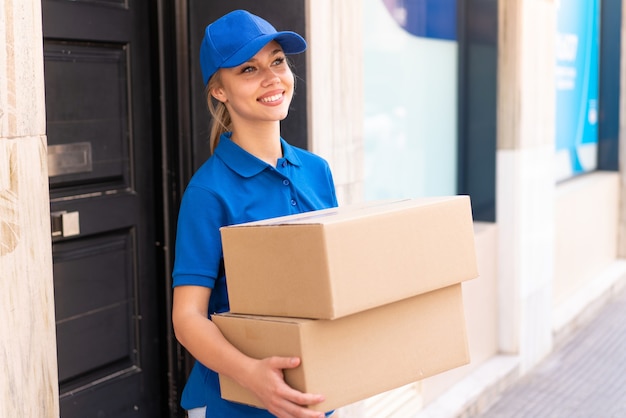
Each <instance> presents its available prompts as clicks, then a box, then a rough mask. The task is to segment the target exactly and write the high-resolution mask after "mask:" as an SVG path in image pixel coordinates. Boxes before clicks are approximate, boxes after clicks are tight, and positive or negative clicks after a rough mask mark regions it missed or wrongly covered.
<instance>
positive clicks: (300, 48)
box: [221, 31, 307, 68]
mask: <svg viewBox="0 0 626 418" xmlns="http://www.w3.org/2000/svg"><path fill="white" fill-rule="evenodd" d="M271 41H276V42H278V43H279V44H280V46H281V48H282V49H283V52H284V53H285V54H299V53H301V52H304V51H305V50H306V46H307V45H306V41H305V40H304V38H303V37H302V36H300V35H298V34H297V33H295V32H289V31H283V32H276V33H272V34H270V35H262V36H259V37H258V38H255V39H254V40H252V41H250V42H248V43H247V44H246V45H245V46H244V47H243V48H241V49H240V50H238V51H237V52H235V53H234V54H233V55H231V56H230V57H229V58H228V59H227V60H225V61H224V63H223V64H222V65H221V67H224V68H232V67H236V66H238V65H241V64H243V63H244V62H246V61H248V60H249V59H250V58H252V57H254V56H255V55H256V53H257V52H259V51H260V50H261V49H262V48H263V47H264V46H265V45H267V44H268V43H269V42H271Z"/></svg>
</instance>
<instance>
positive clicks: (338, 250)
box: [221, 196, 478, 319]
mask: <svg viewBox="0 0 626 418" xmlns="http://www.w3.org/2000/svg"><path fill="white" fill-rule="evenodd" d="M221 234H222V241H223V248H224V262H225V268H226V275H227V278H228V295H229V300H230V310H231V312H233V313H243V314H254V315H275V316H287V317H302V318H316V319H335V318H339V317H342V316H346V315H349V314H352V313H356V312H360V311H363V310H366V309H370V308H373V307H377V306H380V305H384V304H387V303H391V302H394V301H398V300H401V299H405V298H408V297H411V296H415V295H418V294H421V293H425V292H429V291H431V290H434V289H439V288H442V287H446V286H449V285H451V284H454V283H459V282H461V281H464V280H468V279H472V278H475V277H477V276H478V269H477V264H476V255H475V248H474V230H473V221H472V213H471V205H470V199H469V197H468V196H450V197H437V198H421V199H410V200H402V201H393V202H389V201H386V202H374V203H368V204H364V205H350V206H344V207H340V208H335V209H326V210H321V211H314V212H309V213H304V214H299V215H293V216H286V217H281V218H273V219H267V220H264V221H259V222H251V223H246V224H240V225H233V226H228V227H224V228H222V229H221Z"/></svg>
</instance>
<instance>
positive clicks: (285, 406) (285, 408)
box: [262, 357, 325, 418]
mask: <svg viewBox="0 0 626 418" xmlns="http://www.w3.org/2000/svg"><path fill="white" fill-rule="evenodd" d="M262 362H264V363H265V364H266V365H267V366H268V368H269V369H271V370H272V372H271V373H270V375H271V376H273V377H272V378H270V379H269V380H270V381H266V384H265V386H264V388H265V389H266V390H268V389H270V388H271V389H270V392H271V393H265V394H264V395H265V396H264V404H265V405H266V407H267V409H268V410H269V411H270V412H271V413H273V414H274V415H276V416H277V417H279V418H322V417H324V416H325V414H324V413H323V412H318V411H313V410H311V409H308V408H307V406H312V405H317V404H319V403H321V402H324V400H325V397H324V396H323V395H319V394H312V393H302V392H300V391H298V390H295V389H293V388H291V387H290V386H289V385H287V384H286V383H285V381H284V378H283V372H282V371H283V370H284V369H293V368H296V367H298V366H299V365H300V359H299V358H297V357H270V358H267V359H264V360H263V361H262Z"/></svg>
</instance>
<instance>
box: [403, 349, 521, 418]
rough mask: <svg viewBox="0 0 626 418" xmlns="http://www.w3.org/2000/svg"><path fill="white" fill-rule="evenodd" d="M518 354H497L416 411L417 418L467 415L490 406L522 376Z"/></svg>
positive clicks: (457, 417)
mask: <svg viewBox="0 0 626 418" xmlns="http://www.w3.org/2000/svg"><path fill="white" fill-rule="evenodd" d="M519 365H520V360H519V357H517V356H507V355H498V356H495V357H493V358H491V359H489V360H488V361H486V362H485V363H484V364H483V365H481V366H480V367H479V368H478V369H476V370H475V371H474V372H472V373H471V374H470V375H468V376H467V377H466V378H464V379H463V380H461V381H460V382H459V383H457V384H456V385H454V386H453V387H451V388H450V390H448V391H447V392H446V393H444V394H443V395H441V396H440V397H438V398H437V399H436V400H435V401H433V402H431V403H430V404H428V406H426V408H424V409H423V410H421V411H420V412H419V413H417V414H415V415H414V418H465V417H471V416H474V415H476V414H478V413H480V412H483V411H485V410H487V409H488V408H489V406H491V405H492V404H493V403H494V402H495V401H496V400H497V399H498V397H499V395H500V393H502V392H503V391H504V390H506V389H507V388H508V387H509V386H511V385H512V384H513V383H515V382H516V381H517V379H518V378H519Z"/></svg>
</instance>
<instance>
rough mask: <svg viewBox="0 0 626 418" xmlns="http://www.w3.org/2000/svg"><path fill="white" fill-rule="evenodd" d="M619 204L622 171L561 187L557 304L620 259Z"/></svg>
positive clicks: (557, 214)
mask: <svg viewBox="0 0 626 418" xmlns="http://www.w3.org/2000/svg"><path fill="white" fill-rule="evenodd" d="M618 205H619V175H618V173H610V172H596V173H592V174H589V175H585V176H582V177H581V178H577V179H572V180H569V181H568V182H566V183H563V184H561V185H559V187H558V188H557V193H556V203H555V214H554V215H555V216H554V222H555V227H556V240H555V241H556V242H555V255H554V257H555V258H554V270H555V271H554V288H553V298H552V300H553V305H554V306H558V305H559V304H561V303H563V302H565V301H567V300H568V299H569V298H571V297H572V295H573V294H574V293H576V292H577V291H578V290H580V289H582V288H583V287H584V286H585V285H586V284H588V283H589V282H590V281H592V280H594V278H595V276H596V275H597V274H598V273H599V272H601V271H602V270H603V269H605V268H606V267H607V266H609V265H610V264H611V263H612V262H613V261H615V259H616V258H617V224H618Z"/></svg>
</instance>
